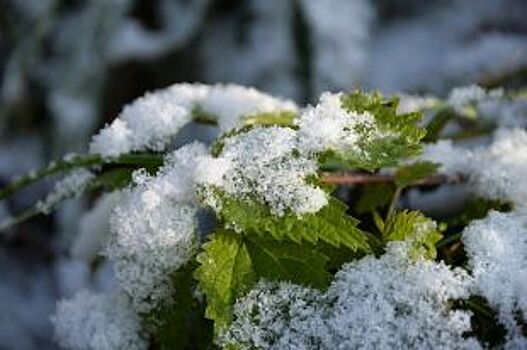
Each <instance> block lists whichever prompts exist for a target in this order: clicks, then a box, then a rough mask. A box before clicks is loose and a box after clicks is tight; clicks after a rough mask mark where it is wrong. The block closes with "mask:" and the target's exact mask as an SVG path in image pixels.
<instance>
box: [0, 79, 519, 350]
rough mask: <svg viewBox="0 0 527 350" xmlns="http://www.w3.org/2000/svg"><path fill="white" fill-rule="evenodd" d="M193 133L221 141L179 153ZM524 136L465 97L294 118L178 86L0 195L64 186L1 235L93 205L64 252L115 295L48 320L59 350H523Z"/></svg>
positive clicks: (77, 304)
mask: <svg viewBox="0 0 527 350" xmlns="http://www.w3.org/2000/svg"><path fill="white" fill-rule="evenodd" d="M421 112H422V113H421ZM423 115H424V118H422V117H423ZM194 123H204V124H207V125H212V126H215V127H216V129H217V130H219V136H218V137H217V139H216V140H215V141H214V142H212V143H211V144H210V145H205V144H203V143H200V142H197V141H193V142H189V143H186V144H184V145H183V146H181V147H175V146H174V142H173V141H174V139H177V137H176V136H177V135H178V134H179V133H180V131H181V130H182V129H183V128H184V127H186V125H188V124H194ZM525 124H527V100H526V99H525V96H523V95H522V94H521V93H505V92H503V91H502V90H492V91H485V90H483V89H481V88H479V87H476V86H472V87H467V88H460V89H456V90H454V91H453V92H452V93H451V95H450V97H449V98H448V99H446V100H440V99H436V98H431V97H428V98H420V97H412V96H400V97H389V98H387V97H383V96H381V95H380V94H378V93H363V92H353V93H350V94H344V93H339V94H331V93H325V94H323V95H322V96H321V97H320V100H319V101H318V103H317V104H316V105H313V106H307V107H305V108H299V107H297V106H296V105H295V104H294V103H293V102H291V101H286V100H281V99H277V98H273V97H271V96H268V95H265V94H263V93H260V92H258V91H256V90H254V89H248V88H243V87H240V86H234V85H214V86H207V85H200V84H176V85H173V86H171V87H169V88H167V89H164V90H161V91H157V92H155V93H152V94H148V95H146V96H144V97H142V98H140V99H138V100H137V101H135V102H134V103H132V104H131V105H129V106H127V107H125V108H124V110H123V111H122V113H121V114H120V115H119V116H118V117H117V119H115V120H114V121H113V122H112V123H111V124H109V125H107V126H106V127H105V128H104V129H102V130H101V131H100V132H99V133H98V134H97V135H95V136H94V137H93V140H92V143H91V145H90V154H89V155H85V156H83V155H72V156H68V157H66V158H64V159H63V160H61V161H58V162H56V163H53V164H51V165H50V166H49V167H47V168H46V169H43V170H41V171H39V172H35V173H33V174H30V175H28V176H26V177H23V178H19V179H18V180H16V181H14V182H13V183H12V185H10V186H8V187H7V188H5V189H4V190H2V192H0V196H1V198H5V197H6V196H8V195H11V194H13V193H15V192H16V191H18V190H19V189H21V188H22V187H25V186H27V185H29V184H31V183H33V182H35V181H37V180H40V179H42V178H44V177H46V176H51V175H55V174H58V173H67V172H70V174H68V175H66V177H65V178H64V179H63V180H61V181H59V182H58V183H57V184H56V187H55V190H54V191H53V192H52V193H51V194H50V195H49V196H48V197H47V198H45V199H44V200H42V201H40V202H39V203H37V204H36V206H35V207H34V208H30V209H28V210H27V211H26V212H24V213H22V214H21V215H20V216H18V217H14V218H11V219H9V220H8V221H6V222H4V228H6V227H8V226H10V225H13V224H16V223H18V222H20V221H22V220H25V219H27V218H29V217H31V216H33V215H35V214H37V213H49V212H50V211H51V210H52V209H53V208H55V207H56V206H57V205H58V204H59V203H60V202H62V201H63V200H65V199H67V198H70V197H72V196H76V195H80V194H81V193H84V192H87V191H95V192H96V193H100V192H108V193H103V194H102V195H101V197H100V199H99V200H98V201H96V202H95V205H94V207H93V209H92V210H91V211H90V212H88V213H87V214H86V216H85V218H84V219H83V222H82V223H81V229H80V234H79V235H78V237H77V238H76V240H75V241H74V243H73V245H74V246H73V249H72V251H74V252H76V255H77V256H84V257H85V258H86V259H87V260H90V259H93V257H94V256H96V257H97V260H96V261H98V262H99V264H92V265H93V266H94V268H96V266H99V265H100V261H102V260H106V261H109V262H110V263H111V265H112V266H113V272H114V276H115V280H116V281H117V286H118V287H117V288H116V289H115V290H109V291H106V292H101V293H95V292H91V291H88V290H82V291H80V292H78V293H77V294H76V295H75V296H74V297H73V298H71V299H69V300H64V301H60V302H59V303H58V305H57V310H56V313H55V314H54V315H53V316H52V321H53V323H54V325H55V330H56V337H57V340H58V342H59V343H60V344H61V345H62V346H64V347H65V348H71V349H158V348H159V349H185V348H187V349H198V348H213V347H221V348H227V349H252V348H258V349H354V348H372V349H373V348H375V349H393V348H416V349H422V348H463V349H465V348H470V349H472V348H489V347H492V348H494V347H503V348H509V349H514V348H525V347H527V338H526V333H527V323H526V320H527V211H526V210H525V209H526V205H527V183H526V182H527V177H526V176H525V174H526V173H527V133H526V132H525V130H524V127H525ZM466 140H471V141H472V142H466ZM474 140H477V141H478V142H473V141H474ZM467 145H468V146H467ZM339 185H345V186H339ZM460 191H461V192H462V194H463V196H460V195H459V192H460ZM336 194H339V195H338V196H337V195H336ZM461 197H462V199H460V198H461ZM339 198H340V199H339ZM420 204H421V205H422V206H423V207H427V206H428V207H429V210H428V211H429V212H431V213H433V212H434V210H432V209H430V207H431V205H430V204H432V206H434V205H435V207H436V209H437V207H439V208H440V209H441V207H442V209H443V210H442V211H441V210H439V211H438V210H436V211H435V212H436V214H434V215H435V216H434V217H433V218H432V217H427V216H426V215H425V213H424V212H421V211H418V210H415V208H416V207H418V206H419V205H420ZM411 208H414V209H411ZM445 208H446V211H445V210H444V209H445ZM428 211H427V212H428ZM437 213H439V214H437ZM445 213H446V214H445ZM92 261H93V260H92Z"/></svg>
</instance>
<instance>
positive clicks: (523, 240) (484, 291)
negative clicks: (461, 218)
mask: <svg viewBox="0 0 527 350" xmlns="http://www.w3.org/2000/svg"><path fill="white" fill-rule="evenodd" d="M463 243H464V244H465V250H466V252H467V255H468V257H469V263H470V267H471V268H472V273H473V274H474V279H475V285H476V288H477V291H478V293H480V294H481V295H483V296H484V297H485V298H487V300H488V301H489V303H490V305H491V306H493V307H495V308H496V309H497V310H498V314H499V318H500V321H501V322H502V323H503V324H504V325H505V326H506V327H507V329H508V330H509V338H516V340H515V341H516V342H519V341H520V338H518V337H519V336H520V334H521V331H520V330H519V328H518V327H519V325H518V323H517V321H518V316H519V315H520V314H521V315H522V317H523V319H524V320H526V319H527V282H526V281H527V217H526V216H524V215H522V214H518V213H498V212H491V213H490V214H489V215H488V216H487V217H486V218H485V219H482V220H477V221H474V222H473V223H471V224H470V225H469V226H468V227H467V228H466V229H465V231H464V232H463ZM522 346H523V347H526V346H527V338H525V337H523V340H522ZM519 348H520V347H519Z"/></svg>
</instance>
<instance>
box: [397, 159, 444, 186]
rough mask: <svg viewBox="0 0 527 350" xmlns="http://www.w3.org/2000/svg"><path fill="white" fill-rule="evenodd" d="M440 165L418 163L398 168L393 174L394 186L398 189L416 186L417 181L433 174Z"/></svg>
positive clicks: (425, 162) (424, 162)
mask: <svg viewBox="0 0 527 350" xmlns="http://www.w3.org/2000/svg"><path fill="white" fill-rule="evenodd" d="M439 166H440V164H437V163H432V162H427V161H419V162H415V163H412V164H407V165H403V166H400V167H399V168H398V169H397V171H396V172H395V184H396V185H397V186H398V187H407V186H410V185H415V184H418V183H419V181H421V180H423V179H425V178H427V177H429V176H431V175H433V174H435V172H436V171H437V169H438V168H439Z"/></svg>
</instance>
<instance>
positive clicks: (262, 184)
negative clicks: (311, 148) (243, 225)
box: [198, 127, 327, 215]
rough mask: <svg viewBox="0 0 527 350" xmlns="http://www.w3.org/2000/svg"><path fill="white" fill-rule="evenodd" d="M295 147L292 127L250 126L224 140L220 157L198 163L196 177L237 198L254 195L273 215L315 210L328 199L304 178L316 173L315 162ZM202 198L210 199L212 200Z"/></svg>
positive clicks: (296, 140)
mask: <svg viewBox="0 0 527 350" xmlns="http://www.w3.org/2000/svg"><path fill="white" fill-rule="evenodd" d="M297 149H298V138H297V133H296V131H295V130H293V129H290V128H280V127H268V128H254V129H252V130H250V131H248V132H246V133H242V134H239V135H235V136H233V137H230V138H227V139H226V140H225V144H224V147H223V150H222V153H221V156H220V157H218V158H211V159H209V160H204V162H203V163H202V164H201V166H200V170H199V174H201V175H200V178H198V181H200V182H201V183H203V184H205V185H209V186H210V185H213V186H215V187H218V188H220V189H222V190H223V191H225V192H226V193H227V194H229V195H233V196H235V197H238V198H251V197H254V196H256V199H258V200H261V201H262V202H265V203H267V204H269V206H270V208H271V210H272V211H273V213H275V214H277V215H282V214H284V212H285V211H286V210H287V209H291V210H292V211H293V212H295V213H297V214H305V213H312V212H316V211H318V210H319V209H320V208H322V207H323V206H324V205H326V204H327V197H326V194H325V193H324V191H323V190H322V189H320V188H318V187H315V186H311V185H309V184H307V183H306V178H307V177H309V176H315V175H316V173H317V170H318V163H317V162H316V161H315V160H314V159H312V158H307V157H304V156H299V155H297V154H296V153H295V152H297ZM212 174H214V175H212ZM211 195H212V196H213V194H211ZM205 201H206V202H208V203H209V204H210V203H211V202H212V203H214V198H206V199H205Z"/></svg>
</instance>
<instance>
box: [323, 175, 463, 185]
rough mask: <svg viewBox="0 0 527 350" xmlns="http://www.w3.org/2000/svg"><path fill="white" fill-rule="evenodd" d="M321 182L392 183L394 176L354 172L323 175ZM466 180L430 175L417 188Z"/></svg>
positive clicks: (341, 183)
mask: <svg viewBox="0 0 527 350" xmlns="http://www.w3.org/2000/svg"><path fill="white" fill-rule="evenodd" d="M322 180H323V181H324V182H326V183H328V184H333V185H348V186H349V185H365V184H375V183H393V182H395V176H394V175H380V174H364V173H356V172H341V173H323V174H322ZM465 180H466V179H465V177H464V176H462V175H454V176H447V175H442V174H439V175H432V176H429V177H427V178H424V179H422V180H421V181H418V182H417V183H416V184H415V185H417V186H436V185H441V184H445V183H461V182H464V181H465Z"/></svg>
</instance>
